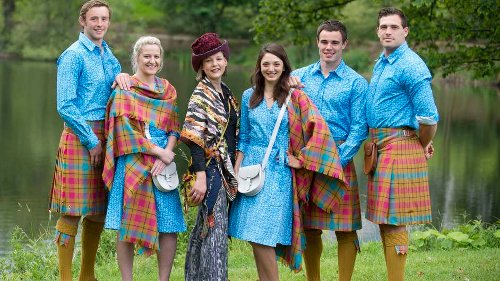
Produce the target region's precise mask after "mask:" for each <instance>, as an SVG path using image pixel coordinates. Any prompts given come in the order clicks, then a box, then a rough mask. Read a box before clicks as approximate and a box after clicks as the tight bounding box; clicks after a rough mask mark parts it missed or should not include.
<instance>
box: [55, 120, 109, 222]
mask: <svg viewBox="0 0 500 281" xmlns="http://www.w3.org/2000/svg"><path fill="white" fill-rule="evenodd" d="M88 124H89V125H90V126H91V127H92V131H93V132H94V133H95V134H96V135H97V137H98V138H99V140H100V141H101V143H102V144H103V147H105V146H104V144H105V139H104V121H92V122H88ZM103 157H104V154H103ZM106 205H107V192H106V190H105V187H104V182H103V180H102V166H100V167H92V166H91V165H90V154H89V151H88V150H87V148H86V147H85V146H83V145H82V144H81V143H80V140H79V138H78V136H76V135H75V134H74V133H73V131H72V130H71V129H70V128H69V127H67V126H66V125H65V126H64V129H63V132H62V134H61V138H60V141H59V147H58V150H57V157H56V165H55V170H54V177H53V181H52V188H51V191H50V194H49V209H50V211H52V212H58V213H61V214H63V215H69V216H85V215H100V214H105V213H106Z"/></svg>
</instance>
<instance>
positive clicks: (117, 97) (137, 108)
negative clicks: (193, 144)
mask: <svg viewBox="0 0 500 281" xmlns="http://www.w3.org/2000/svg"><path fill="white" fill-rule="evenodd" d="M131 81H132V86H131V89H130V91H122V90H115V91H114V92H113V94H112V95H111V97H110V100H109V102H108V105H107V107H106V123H105V134H106V154H105V159H104V172H103V179H104V183H105V184H106V187H107V188H108V189H111V188H112V183H113V178H114V175H115V158H116V157H119V156H123V155H128V154H130V155H132V157H129V158H128V160H127V162H126V164H125V171H126V172H125V186H124V194H123V216H122V221H121V226H120V241H125V242H129V243H137V244H138V246H139V253H143V252H144V253H146V254H147V255H150V254H152V253H154V251H156V250H158V230H157V221H156V205H155V198H154V193H153V181H152V177H151V174H150V173H149V171H150V170H151V168H152V167H153V164H154V161H155V160H156V157H154V156H151V155H148V154H145V153H144V152H146V151H150V150H151V149H152V147H153V143H151V142H150V141H149V140H148V139H146V137H145V135H144V124H145V123H148V124H154V126H155V127H157V128H159V129H162V130H164V131H165V132H179V121H178V109H177V103H176V99H177V93H176V91H175V88H174V87H173V86H172V85H171V84H170V83H169V82H168V81H167V80H165V79H161V78H158V77H155V85H156V89H151V88H150V87H149V86H148V85H147V84H144V83H142V82H141V81H139V80H138V79H137V78H135V77H134V76H132V77H131Z"/></svg>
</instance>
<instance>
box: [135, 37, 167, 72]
mask: <svg viewBox="0 0 500 281" xmlns="http://www.w3.org/2000/svg"><path fill="white" fill-rule="evenodd" d="M145 45H156V46H158V48H160V59H161V62H160V68H158V72H160V71H161V69H162V68H163V47H162V46H161V41H160V39H158V38H156V37H154V36H142V37H140V38H139V39H137V41H136V42H135V44H134V49H133V50H132V56H131V57H130V60H131V62H132V71H133V72H134V73H135V72H136V71H137V58H138V57H139V55H140V54H141V52H142V47H144V46H145Z"/></svg>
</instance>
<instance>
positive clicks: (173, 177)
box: [153, 161, 179, 192]
mask: <svg viewBox="0 0 500 281" xmlns="http://www.w3.org/2000/svg"><path fill="white" fill-rule="evenodd" d="M153 183H154V185H155V186H156V188H158V190H159V191H163V192H168V191H172V190H174V189H176V188H177V186H179V175H178V174H177V166H176V165H175V162H173V161H172V162H170V164H168V165H167V166H166V167H165V169H163V171H161V173H159V174H158V175H156V176H153Z"/></svg>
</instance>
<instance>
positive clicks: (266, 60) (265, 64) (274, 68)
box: [260, 53, 284, 84]
mask: <svg viewBox="0 0 500 281" xmlns="http://www.w3.org/2000/svg"><path fill="white" fill-rule="evenodd" d="M283 69H284V65H283V61H282V60H281V59H280V58H279V57H277V56H275V55H273V54H271V53H266V54H265V55H264V56H263V57H262V60H261V61H260V72H261V73H262V76H264V80H265V82H266V83H271V84H276V83H277V82H278V80H279V79H280V77H281V74H282V73H283Z"/></svg>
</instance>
